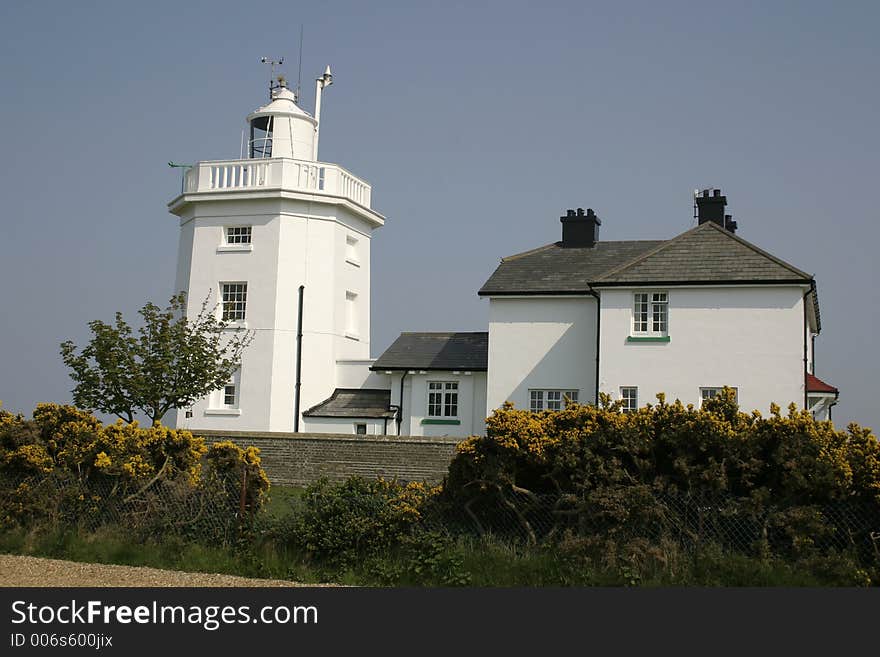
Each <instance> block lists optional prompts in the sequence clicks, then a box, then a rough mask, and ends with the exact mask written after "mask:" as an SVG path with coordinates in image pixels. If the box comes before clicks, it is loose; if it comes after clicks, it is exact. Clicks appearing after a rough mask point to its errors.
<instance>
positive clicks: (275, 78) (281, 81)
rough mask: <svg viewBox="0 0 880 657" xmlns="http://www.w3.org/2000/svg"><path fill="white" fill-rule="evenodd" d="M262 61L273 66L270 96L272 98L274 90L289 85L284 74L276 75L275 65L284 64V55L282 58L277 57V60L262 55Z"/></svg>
mask: <svg viewBox="0 0 880 657" xmlns="http://www.w3.org/2000/svg"><path fill="white" fill-rule="evenodd" d="M260 61H261V62H262V63H263V64H269V66H271V67H272V76H271V77H270V78H269V98H271V97H272V91H274V90H275V89H277V88H279V87H286V86H287V80H286V79H285V78H284V76H283V75H280V74H279V75H275V67H276V66H281V65H282V64H284V57H282V58H281V59H277V60H276V59H269V58H268V57H261V58H260Z"/></svg>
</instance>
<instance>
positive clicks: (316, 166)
mask: <svg viewBox="0 0 880 657" xmlns="http://www.w3.org/2000/svg"><path fill="white" fill-rule="evenodd" d="M261 187H263V188H273V189H282V190H289V191H294V192H318V193H321V194H328V195H331V196H341V197H343V198H346V199H349V200H350V201H353V202H355V203H357V204H358V205H361V206H363V207H367V208H369V207H370V192H371V189H370V186H369V185H368V184H367V183H365V182H364V181H363V180H361V179H360V178H358V177H357V176H354V175H352V174H351V173H349V172H348V171H346V170H345V169H343V168H342V167H340V166H338V165H336V164H329V163H326V162H312V161H308V160H291V159H287V158H273V159H265V160H259V159H252V160H221V161H213V162H199V163H198V164H196V165H195V166H194V167H192V168H191V169H189V170H188V171H187V172H186V180H185V184H184V188H185V190H186V193H198V192H211V193H216V192H227V191H228V192H235V191H242V190H247V189H255V188H261Z"/></svg>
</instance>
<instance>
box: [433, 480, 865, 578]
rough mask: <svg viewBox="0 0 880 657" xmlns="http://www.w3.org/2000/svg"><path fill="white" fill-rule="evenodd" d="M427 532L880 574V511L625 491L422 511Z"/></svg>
mask: <svg viewBox="0 0 880 657" xmlns="http://www.w3.org/2000/svg"><path fill="white" fill-rule="evenodd" d="M421 525H422V526H423V527H424V528H425V529H428V530H430V531H437V532H442V533H448V534H451V535H463V536H474V537H484V536H492V537H493V538H495V539H498V540H501V541H503V542H508V543H519V544H526V545H528V544H531V545H535V544H539V543H547V542H553V541H555V540H561V539H562V538H563V537H573V536H574V537H582V538H592V539H595V540H596V541H600V540H613V541H615V542H617V543H619V544H622V543H628V542H633V541H636V540H641V541H643V542H647V543H648V544H651V545H659V544H661V543H666V544H669V543H671V544H674V545H675V546H676V547H677V548H678V549H680V550H682V551H684V552H686V553H690V554H693V553H696V552H699V551H700V550H701V549H703V548H705V547H706V546H709V545H712V546H715V547H718V548H721V549H723V550H725V551H729V552H736V553H740V554H745V555H751V556H769V555H774V556H781V557H797V556H801V555H804V554H808V553H820V554H828V553H831V552H847V553H850V554H853V555H856V556H857V557H858V560H859V561H860V562H862V563H866V564H872V565H873V566H874V567H880V506H878V505H877V504H876V502H856V501H839V502H836V503H834V504H826V505H800V506H780V505H773V504H768V505H758V504H756V503H754V502H753V501H751V500H748V499H737V498H735V497H733V496H731V495H727V494H724V493H718V494H713V495H689V494H681V493H669V492H656V491H646V490H644V489H641V490H640V489H638V488H634V489H628V490H626V491H625V493H624V494H623V495H621V496H614V495H610V496H608V495H606V496H600V495H589V494H588V495H586V496H584V497H582V498H579V497H576V496H573V495H534V494H531V493H528V492H521V491H516V490H506V491H501V490H499V491H495V492H493V493H492V494H482V495H480V496H477V497H475V498H473V499H472V500H471V501H469V502H465V503H463V504H457V505H448V504H435V505H429V506H428V507H427V508H425V509H424V510H423V514H422V519H421Z"/></svg>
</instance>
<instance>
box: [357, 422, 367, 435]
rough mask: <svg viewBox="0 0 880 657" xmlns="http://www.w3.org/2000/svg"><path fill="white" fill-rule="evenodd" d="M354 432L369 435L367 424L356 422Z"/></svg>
mask: <svg viewBox="0 0 880 657" xmlns="http://www.w3.org/2000/svg"><path fill="white" fill-rule="evenodd" d="M354 432H355V433H356V434H357V435H358V436H366V435H367V425H366V424H360V423H359V424H356V425H354Z"/></svg>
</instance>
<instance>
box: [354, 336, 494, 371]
mask: <svg viewBox="0 0 880 657" xmlns="http://www.w3.org/2000/svg"><path fill="white" fill-rule="evenodd" d="M488 363H489V334H488V333H486V332H485V331H483V332H479V333H401V334H400V337H399V338H397V340H395V341H394V343H393V344H392V345H391V346H390V347H388V349H386V350H385V353H383V354H382V355H381V356H379V358H377V359H376V362H375V363H373V365H372V366H371V367H370V369H371V370H376V371H381V370H472V371H484V370H486V369H488Z"/></svg>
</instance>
